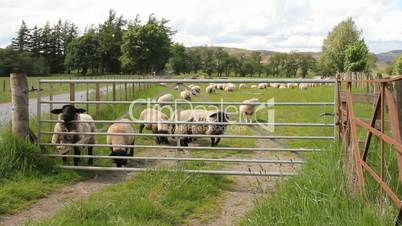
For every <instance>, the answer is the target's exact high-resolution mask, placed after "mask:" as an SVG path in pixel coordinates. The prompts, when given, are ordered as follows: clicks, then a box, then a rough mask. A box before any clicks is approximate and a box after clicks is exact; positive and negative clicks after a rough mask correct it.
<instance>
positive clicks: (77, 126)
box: [51, 105, 96, 165]
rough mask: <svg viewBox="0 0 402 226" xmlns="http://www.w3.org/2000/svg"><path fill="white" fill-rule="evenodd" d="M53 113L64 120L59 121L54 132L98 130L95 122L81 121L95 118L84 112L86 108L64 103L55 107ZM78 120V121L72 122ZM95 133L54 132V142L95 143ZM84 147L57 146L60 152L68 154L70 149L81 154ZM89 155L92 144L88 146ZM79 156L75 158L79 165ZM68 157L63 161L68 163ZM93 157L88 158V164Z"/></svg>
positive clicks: (76, 163)
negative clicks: (57, 107)
mask: <svg viewBox="0 0 402 226" xmlns="http://www.w3.org/2000/svg"><path fill="white" fill-rule="evenodd" d="M51 113H52V114H57V115H58V120H61V121H63V122H58V123H56V125H55V126H54V130H53V131H54V132H78V133H83V132H84V133H89V132H96V127H95V123H93V122H79V121H93V118H92V117H91V116H90V115H88V114H84V113H85V110H84V109H81V108H75V107H74V106H73V105H64V106H63V107H62V108H60V109H53V110H52V111H51ZM72 121H77V122H72ZM95 141H96V139H95V135H87V134H86V135H82V134H81V135H79V134H71V135H70V134H53V136H52V144H63V143H64V144H95ZM81 148H82V147H71V146H62V145H60V146H57V149H58V151H59V153H60V154H66V153H67V152H69V151H70V150H72V149H73V150H74V155H80V154H81ZM87 149H88V155H92V149H93V147H92V146H87ZM79 160H80V159H79V158H78V157H76V158H74V165H78V163H79ZM66 161H67V160H66V158H63V163H66ZM92 163H93V159H92V158H89V159H88V165H92Z"/></svg>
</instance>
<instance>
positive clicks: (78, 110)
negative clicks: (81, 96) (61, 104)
mask: <svg viewBox="0 0 402 226" xmlns="http://www.w3.org/2000/svg"><path fill="white" fill-rule="evenodd" d="M85 112H86V110H85V109H82V108H76V109H75V113H85Z"/></svg>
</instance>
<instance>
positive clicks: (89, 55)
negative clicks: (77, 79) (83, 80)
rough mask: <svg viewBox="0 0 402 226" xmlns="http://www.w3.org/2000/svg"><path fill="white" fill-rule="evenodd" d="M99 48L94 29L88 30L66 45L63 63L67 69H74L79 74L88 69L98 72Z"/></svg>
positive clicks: (84, 72) (85, 72) (86, 71)
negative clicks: (66, 51)
mask: <svg viewBox="0 0 402 226" xmlns="http://www.w3.org/2000/svg"><path fill="white" fill-rule="evenodd" d="M99 50H100V42H99V38H98V36H97V34H96V32H95V31H94V30H89V31H88V32H87V33H86V34H84V35H83V36H81V37H79V38H77V39H75V40H73V41H72V42H71V43H70V44H69V45H68V54H67V56H66V58H65V60H64V64H65V66H66V67H67V68H68V70H72V69H76V70H78V71H79V72H80V73H81V74H87V73H88V71H89V69H91V72H92V73H98V69H99V66H100V59H101V53H100V52H99Z"/></svg>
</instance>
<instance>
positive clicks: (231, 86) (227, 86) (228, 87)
mask: <svg viewBox="0 0 402 226" xmlns="http://www.w3.org/2000/svg"><path fill="white" fill-rule="evenodd" d="M235 88H236V87H235V85H234V84H233V83H228V84H225V91H226V92H233V91H234V90H235Z"/></svg>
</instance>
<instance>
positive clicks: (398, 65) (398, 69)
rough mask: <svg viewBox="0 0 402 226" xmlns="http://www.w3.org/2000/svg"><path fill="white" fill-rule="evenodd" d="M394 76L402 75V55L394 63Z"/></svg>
mask: <svg viewBox="0 0 402 226" xmlns="http://www.w3.org/2000/svg"><path fill="white" fill-rule="evenodd" d="M392 74H394V75H402V55H399V56H398V57H395V59H394V61H393V63H392Z"/></svg>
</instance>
